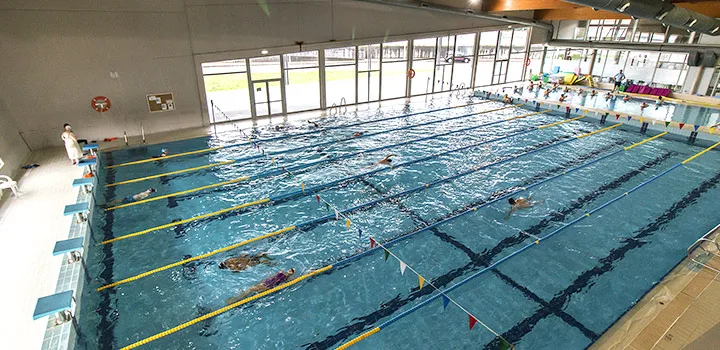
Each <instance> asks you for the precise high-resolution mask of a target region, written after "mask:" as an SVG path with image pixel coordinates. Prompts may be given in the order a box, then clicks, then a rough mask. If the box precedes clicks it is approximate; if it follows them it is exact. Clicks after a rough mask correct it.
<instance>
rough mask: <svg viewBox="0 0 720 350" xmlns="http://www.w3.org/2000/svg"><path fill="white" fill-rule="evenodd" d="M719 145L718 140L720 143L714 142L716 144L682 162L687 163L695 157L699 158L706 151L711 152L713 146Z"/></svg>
mask: <svg viewBox="0 0 720 350" xmlns="http://www.w3.org/2000/svg"><path fill="white" fill-rule="evenodd" d="M717 146H720V142H718V143H716V144H714V145H712V146H710V147H708V148H706V149H704V150H702V152H700V153H698V154H696V155H694V156H692V157H690V158H688V159H685V160H683V161H682V164H687V163H689V162H691V161H692V160H693V159H695V158H697V157H700V156H701V155H703V154H705V153H706V152H709V151H710V150H711V149H713V148H715V147H717Z"/></svg>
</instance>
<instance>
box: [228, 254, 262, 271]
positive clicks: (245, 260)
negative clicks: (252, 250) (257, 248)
mask: <svg viewBox="0 0 720 350" xmlns="http://www.w3.org/2000/svg"><path fill="white" fill-rule="evenodd" d="M272 260H273V259H271V258H270V257H268V256H267V253H262V254H258V255H249V254H240V255H238V256H236V257H233V258H229V259H227V260H225V261H223V262H221V263H220V265H218V267H219V268H220V269H223V270H225V269H228V270H230V271H232V272H240V271H242V270H245V269H247V268H248V267H253V266H255V265H260V264H265V265H268V266H272V265H274V263H273V262H272Z"/></svg>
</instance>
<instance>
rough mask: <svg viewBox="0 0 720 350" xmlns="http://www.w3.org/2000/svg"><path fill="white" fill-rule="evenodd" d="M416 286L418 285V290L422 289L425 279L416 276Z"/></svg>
mask: <svg viewBox="0 0 720 350" xmlns="http://www.w3.org/2000/svg"><path fill="white" fill-rule="evenodd" d="M418 284H419V285H420V289H422V287H423V285H424V284H425V279H424V278H423V276H420V275H418Z"/></svg>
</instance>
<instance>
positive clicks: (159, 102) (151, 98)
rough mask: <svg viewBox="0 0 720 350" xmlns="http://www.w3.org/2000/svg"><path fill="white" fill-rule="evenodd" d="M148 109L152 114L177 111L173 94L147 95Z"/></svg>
mask: <svg viewBox="0 0 720 350" xmlns="http://www.w3.org/2000/svg"><path fill="white" fill-rule="evenodd" d="M147 103H148V109H149V110H150V113H155V112H169V111H174V110H175V99H174V98H173V94H172V92H169V93H162V94H149V95H147Z"/></svg>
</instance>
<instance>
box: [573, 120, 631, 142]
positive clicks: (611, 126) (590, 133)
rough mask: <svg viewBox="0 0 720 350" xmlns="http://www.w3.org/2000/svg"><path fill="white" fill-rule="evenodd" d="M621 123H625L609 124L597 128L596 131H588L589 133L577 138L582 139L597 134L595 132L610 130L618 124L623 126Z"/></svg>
mask: <svg viewBox="0 0 720 350" xmlns="http://www.w3.org/2000/svg"><path fill="white" fill-rule="evenodd" d="M621 125H623V124H622V123H617V124H615V125H610V126H608V127H607V128H602V129H600V130H595V131H593V132H589V133H587V134H582V135H578V137H577V138H579V139H581V138H583V137H588V136H591V135H595V134H598V133H601V132H603V131H607V130H610V129H613V128H617V127H618V126H621Z"/></svg>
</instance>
